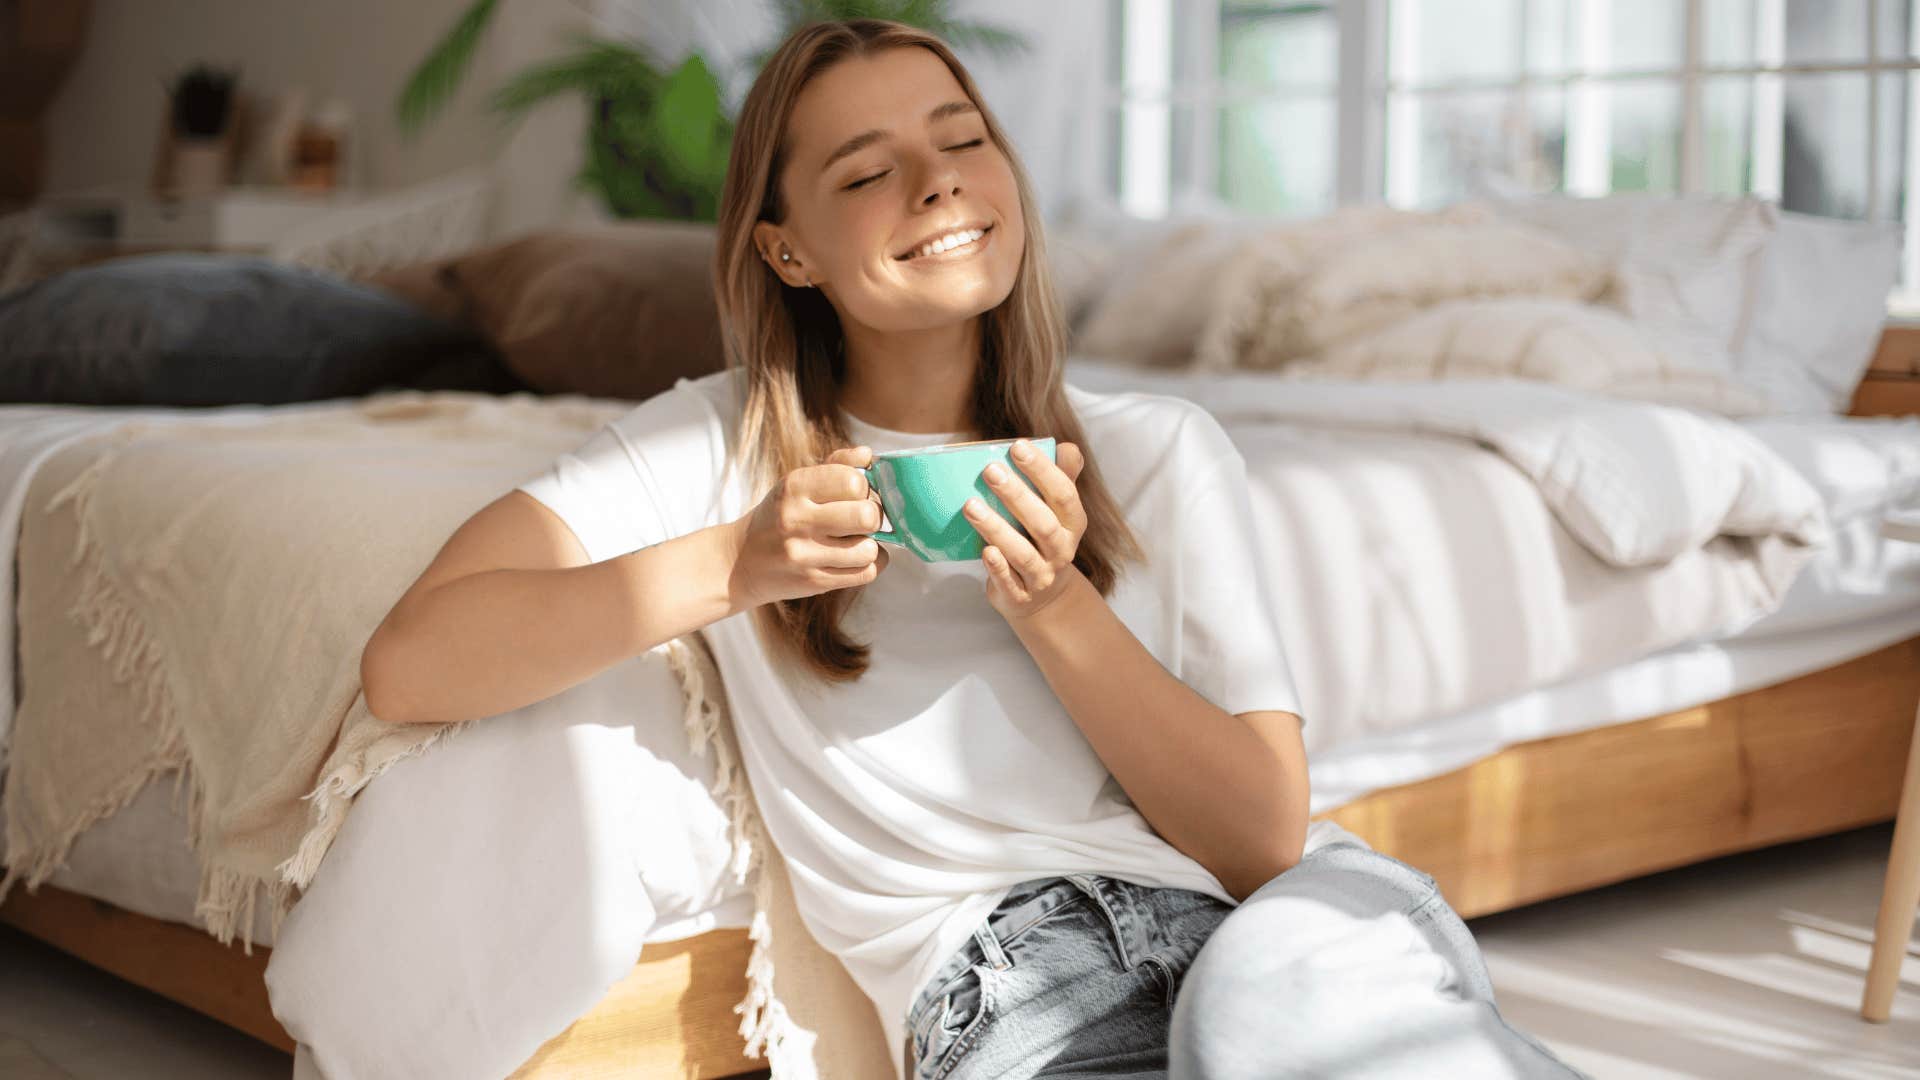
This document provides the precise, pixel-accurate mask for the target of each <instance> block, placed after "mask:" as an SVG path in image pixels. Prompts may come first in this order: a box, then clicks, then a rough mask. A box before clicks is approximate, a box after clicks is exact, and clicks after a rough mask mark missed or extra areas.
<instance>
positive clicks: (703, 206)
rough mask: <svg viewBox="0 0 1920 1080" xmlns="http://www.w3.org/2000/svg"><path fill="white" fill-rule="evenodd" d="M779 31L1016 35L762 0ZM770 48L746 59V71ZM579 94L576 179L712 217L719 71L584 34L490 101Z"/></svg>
mask: <svg viewBox="0 0 1920 1080" xmlns="http://www.w3.org/2000/svg"><path fill="white" fill-rule="evenodd" d="M771 2H772V3H773V4H774V7H775V9H776V13H777V14H778V16H779V20H780V36H781V37H782V38H784V37H785V36H786V35H787V34H788V33H790V32H791V31H792V30H794V29H796V28H798V27H800V26H802V25H805V24H807V23H810V22H819V21H827V20H834V19H851V18H879V19H891V20H894V21H896V22H903V23H908V24H910V25H913V26H918V27H920V28H921V29H924V30H927V31H929V32H931V33H934V34H937V35H939V36H940V37H941V38H943V39H945V40H946V41H948V42H951V43H953V44H955V45H961V46H967V45H972V46H979V47H982V48H985V49H987V50H989V51H991V52H994V53H998V54H1004V53H1010V52H1017V51H1020V50H1023V49H1025V48H1026V47H1027V43H1026V42H1025V40H1024V39H1022V38H1021V37H1020V36H1019V35H1017V34H1014V33H1011V32H1009V31H1006V30H1003V29H1000V28H998V27H994V26H988V25H983V24H980V23H974V22H969V21H964V20H959V19H955V18H953V17H951V16H950V15H949V14H948V13H947V6H948V5H947V0H771ZM498 5H499V0H475V3H474V4H473V5H472V6H471V7H469V8H468V9H467V10H466V11H465V12H464V13H462V15H461V16H460V18H459V20H457V21H456V22H455V23H454V25H453V28H452V29H451V30H450V31H449V32H448V34H447V36H446V37H445V38H444V39H442V40H441V42H440V43H439V44H438V45H436V46H435V47H434V48H433V50H432V51H431V52H429V53H428V54H427V56H426V58H425V59H424V60H422V61H421V63H420V66H419V67H418V68H417V69H416V70H415V71H414V73H413V75H412V77H410V78H409V79H408V80H407V85H406V87H405V89H403V90H402V91H401V93H400V97H399V100H398V101H397V102H396V104H395V108H396V112H397V115H398V120H399V125H400V128H401V130H402V131H404V132H407V133H409V134H411V133H413V132H416V131H418V130H419V129H420V128H421V127H422V126H424V125H425V124H426V122H427V121H428V120H429V119H431V118H432V117H433V116H434V115H435V114H436V113H437V112H438V111H439V110H440V109H441V108H442V107H443V106H444V105H445V104H446V102H447V100H448V99H449V98H451V97H452V96H453V92H454V90H455V89H457V88H458V87H459V85H460V82H461V80H462V79H463V78H464V77H465V75H466V71H467V69H468V68H469V67H470V66H471V64H472V61H473V57H474V54H475V53H476V52H477V51H478V48H479V44H480V41H481V39H482V38H483V37H484V36H485V34H486V30H487V27H488V26H489V25H490V24H491V22H492V20H493V15H494V11H495V10H496V9H497V7H498ZM772 51H773V50H772V48H771V47H769V48H766V49H762V50H760V51H759V52H757V53H755V54H754V55H753V57H752V58H751V59H750V60H749V61H748V65H749V67H750V69H751V70H752V71H754V72H757V71H758V70H759V68H760V67H761V65H763V64H764V63H765V62H766V60H767V58H768V57H769V56H771V55H772ZM563 94H579V95H581V97H583V98H584V99H585V100H586V102H587V131H586V139H587V154H586V158H587V160H586V165H585V166H584V167H583V168H582V169H581V172H580V175H579V176H578V177H577V178H576V179H577V182H578V183H580V184H581V185H582V186H584V187H586V188H587V189H589V190H591V191H593V192H594V193H595V194H597V195H598V196H599V197H600V200H601V202H602V203H603V204H605V206H606V208H607V210H608V211H609V212H610V213H612V214H614V215H615V216H616V217H622V218H634V217H664V218H683V219H689V220H696V221H712V220H714V219H715V218H716V217H718V215H719V203H720V187H721V183H722V181H723V179H724V177H725V175H726V165H727V154H728V151H729V150H730V149H731V148H732V146H733V120H732V118H731V117H729V116H728V115H727V113H726V108H725V105H724V102H723V100H722V95H721V89H720V80H719V78H718V76H717V75H716V74H715V72H714V71H713V70H712V69H711V68H710V67H709V66H708V64H707V62H706V60H705V59H704V58H703V57H702V56H701V55H700V54H699V53H698V52H694V53H690V54H689V55H687V56H686V57H684V58H682V59H681V60H680V61H679V62H678V63H669V62H668V61H666V60H665V59H663V58H661V57H658V56H655V55H653V54H652V53H651V52H650V51H649V50H648V49H647V48H646V47H645V46H644V45H642V44H640V43H638V42H627V41H619V40H614V39H611V38H605V37H597V36H584V37H581V38H579V39H577V40H576V42H575V44H574V46H573V48H572V49H570V50H569V51H568V52H566V53H565V54H563V55H561V56H559V57H557V58H555V59H553V60H550V61H547V62H545V63H542V64H539V65H536V66H534V67H531V68H529V69H527V70H525V71H522V72H520V73H519V74H518V75H516V76H514V77H513V78H512V79H510V80H509V81H508V82H507V83H506V85H504V86H502V87H500V88H499V89H498V90H497V91H495V92H494V94H493V97H492V99H491V106H492V108H494V109H495V110H497V111H499V112H502V113H505V114H507V115H509V116H518V115H520V114H523V113H524V112H525V111H526V110H527V109H529V108H531V107H533V106H534V105H537V104H539V103H540V102H542V101H545V100H547V99H548V98H552V97H555V96H559V95H563Z"/></svg>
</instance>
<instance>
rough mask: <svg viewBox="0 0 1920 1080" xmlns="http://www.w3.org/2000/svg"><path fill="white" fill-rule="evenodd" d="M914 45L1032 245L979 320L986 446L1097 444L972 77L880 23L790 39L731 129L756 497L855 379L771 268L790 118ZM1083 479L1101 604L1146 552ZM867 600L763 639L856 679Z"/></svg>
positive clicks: (937, 47)
mask: <svg viewBox="0 0 1920 1080" xmlns="http://www.w3.org/2000/svg"><path fill="white" fill-rule="evenodd" d="M903 47H916V48H922V49H926V50H927V51H929V52H931V53H933V54H934V55H935V56H937V57H939V58H940V60H941V62H942V63H944V64H946V65H947V68H948V70H950V71H952V72H953V77H954V78H955V79H957V80H958V81H959V83H960V87H961V89H963V90H964V91H966V94H967V97H968V98H969V99H970V100H971V101H972V102H973V104H974V105H975V106H976V107H978V108H979V110H980V117H981V119H982V120H983V121H985V123H986V128H987V133H988V135H989V137H991V138H992V139H993V141H994V143H995V145H997V146H998V147H999V148H1000V151H1001V153H1003V154H1005V155H1006V157H1007V161H1008V164H1009V165H1010V166H1011V167H1012V170H1013V176H1014V181H1015V184H1016V185H1017V187H1018V189H1019V193H1020V207H1021V210H1022V211H1023V216H1024V218H1025V222H1026V252H1025V255H1024V256H1023V257H1022V259H1021V262H1020V270H1019V273H1018V275H1017V276H1016V278H1015V280H1014V284H1013V291H1012V292H1011V293H1010V294H1008V296H1007V298H1006V300H1005V301H1003V302H1002V303H1001V304H1000V305H999V306H998V307H995V308H993V309H992V310H990V311H987V312H985V313H983V314H982V315H981V316H980V317H981V318H982V319H984V320H985V323H984V325H983V326H982V327H981V331H982V332H981V335H980V338H981V354H982V355H981V358H980V365H979V379H978V381H977V383H976V384H975V388H974V395H973V419H974V427H975V429H976V430H977V431H978V432H979V433H980V436H981V437H982V438H988V439H1004V438H1013V437H1015V436H1022V435H1033V436H1040V435H1052V436H1053V437H1055V438H1056V439H1058V440H1059V441H1061V442H1072V443H1075V444H1076V445H1078V446H1080V447H1081V449H1082V450H1083V451H1084V450H1085V449H1086V438H1085V436H1084V433H1083V432H1082V430H1081V427H1080V421H1079V419H1078V417H1076V416H1075V415H1074V412H1073V407H1072V406H1071V404H1069V402H1068V400H1067V393H1066V384H1065V383H1064V381H1063V379H1062V365H1063V361H1064V359H1065V357H1066V331H1065V324H1064V322H1063V319H1062V317H1061V313H1060V306H1059V303H1058V301H1056V299H1055V298H1054V292H1053V281H1052V275H1051V273H1050V272H1049V270H1048V268H1047V257H1046V244H1045V241H1044V238H1043V237H1042V234H1041V228H1040V215H1039V213H1038V212H1037V207H1036V205H1035V202H1034V199H1033V192H1032V188H1031V186H1030V185H1029V183H1028V180H1027V174H1026V170H1025V169H1023V168H1022V167H1021V165H1020V161H1019V158H1018V157H1017V156H1016V155H1015V154H1014V150H1013V145H1012V143H1010V142H1009V141H1008V140H1007V137H1006V133H1005V132H1004V131H1003V130H1002V129H1001V127H1000V124H999V122H998V121H996V120H995V119H994V116H993V113H992V112H991V111H990V110H988V108H987V105H986V102H985V101H984V100H983V99H982V98H981V96H980V92H979V90H978V88H976V87H975V85H974V82H973V79H972V77H971V76H969V75H968V74H967V70H966V68H965V67H963V66H962V65H961V63H960V61H959V59H958V58H957V57H955V56H954V55H953V52H952V50H950V49H948V48H947V46H946V44H945V43H943V42H942V41H940V39H938V38H936V37H934V36H933V35H931V34H928V33H925V32H923V31H921V30H917V29H914V28H913V27H910V26H905V25H902V24H900V23H895V22H887V21H883V20H877V19H850V20H846V21H841V22H824V23H814V24H812V25H809V26H804V27H802V28H800V29H799V30H796V31H795V32H794V33H793V34H792V35H791V36H789V37H788V38H787V40H786V41H785V42H783V43H781V45H780V48H779V50H778V51H776V52H775V53H774V54H773V57H772V59H770V60H769V61H768V62H767V65H766V67H765V68H764V69H762V71H761V72H760V75H759V77H758V78H757V79H755V80H754V84H753V88H752V89H751V90H750V91H749V92H748V94H747V99H746V103H745V105H744V106H743V107H742V108H741V112H740V119H739V122H738V124H737V125H736V127H735V132H734V142H733V150H732V153H731V156H730V157H729V158H728V161H727V178H726V186H725V188H724V190H723V191H722V193H721V197H720V222H719V242H718V244H717V245H716V250H715V254H714V266H713V277H714V293H715V297H716V300H717V302H718V307H719V312H720V324H721V329H722V337H723V340H724V342H725V348H726V355H727V365H728V367H729V368H730V369H739V370H742V371H744V373H745V378H744V382H745V394H746V400H745V402H744V409H743V412H742V419H741V424H740V431H739V444H738V448H737V450H736V452H735V459H736V461H739V462H744V463H746V467H747V468H749V469H750V470H751V475H752V477H753V483H754V490H756V491H758V492H761V493H763V494H764V493H765V492H766V491H768V490H770V489H771V488H772V485H773V484H774V482H775V481H777V480H778V479H779V478H780V477H782V476H784V475H786V474H787V473H789V472H791V471H793V470H794V469H798V468H804V467H806V466H808V465H815V464H818V463H820V462H821V461H824V460H826V458H827V455H829V454H830V453H832V452H833V451H834V450H836V449H839V448H840V447H844V446H847V445H849V444H850V442H851V438H850V436H849V434H848V432H847V429H846V425H845V423H844V422H843V421H842V419H841V415H840V410H839V408H838V395H839V381H840V379H841V378H842V376H843V374H844V372H843V371H842V365H843V361H842V358H841V349H842V345H843V338H842V332H841V328H840V321H839V318H838V316H837V315H836V313H835V312H834V310H833V306H832V305H831V304H830V303H829V302H828V301H827V299H826V298H825V297H824V296H823V295H821V293H820V292H819V290H817V289H805V288H793V287H790V286H788V285H786V283H784V282H783V281H781V280H780V277H779V276H778V275H777V274H775V273H774V272H773V270H772V268H770V267H768V266H767V265H766V264H765V263H764V262H763V261H762V260H761V258H760V255H759V252H758V249H757V247H756V245H755V243H754V238H753V229H754V225H755V224H756V223H757V222H760V221H770V222H773V223H775V224H779V223H780V222H781V221H782V220H783V219H784V218H785V217H786V213H787V208H786V207H785V206H784V205H783V202H782V199H781V197H780V173H781V169H782V167H783V165H784V162H785V161H786V157H787V153H788V148H787V146H786V128H787V121H788V118H789V117H790V116H791V115H792V113H793V105H794V101H795V99H796V98H798V97H799V96H800V92H801V90H802V89H803V88H804V87H805V86H806V85H807V83H808V81H809V80H811V79H812V78H813V77H814V76H816V75H818V74H820V73H821V72H823V71H825V70H827V69H828V68H830V67H832V66H833V65H834V64H836V63H839V62H840V61H841V60H844V59H847V58H850V57H858V56H866V55H870V54H873V53H877V52H880V51H882V50H885V49H894V48H903ZM1076 484H1077V486H1078V488H1079V490H1080V500H1081V503H1082V505H1083V506H1084V507H1085V509H1086V513H1087V522H1088V524H1087V531H1086V535H1085V536H1084V537H1083V538H1082V539H1081V541H1080V548H1079V552H1078V554H1077V555H1076V556H1075V557H1074V565H1075V566H1076V567H1078V568H1079V570H1080V572H1081V573H1082V574H1084V575H1086V577H1087V579H1088V580H1089V581H1090V582H1092V583H1093V585H1094V586H1095V587H1096V588H1098V589H1099V590H1100V592H1101V593H1102V594H1103V595H1106V594H1109V593H1111V591H1112V589H1113V587H1114V585H1115V583H1116V581H1117V580H1118V578H1119V575H1120V563H1121V561H1122V560H1123V559H1127V558H1138V557H1139V556H1140V554H1141V552H1140V546H1139V543H1138V542H1137V541H1136V540H1135V539H1134V536H1133V532H1132V530H1131V529H1130V528H1128V526H1127V522H1126V518H1125V517H1124V516H1123V515H1122V514H1121V512H1120V508H1119V506H1118V504H1117V503H1116V502H1115V501H1114V499H1113V496H1112V494H1111V493H1109V492H1108V490H1107V488H1106V485H1105V484H1103V483H1102V482H1101V479H1100V473H1099V469H1098V468H1097V466H1096V464H1095V463H1094V461H1093V459H1092V457H1091V455H1088V457H1087V463H1086V468H1085V470H1084V471H1083V472H1082V473H1081V474H1080V477H1079V479H1078V480H1077V481H1076ZM857 591H858V587H855V588H848V589H839V590H835V591H833V592H827V593H821V594H819V595H815V596H808V597H803V598H800V599H797V600H783V601H779V602H777V603H772V604H766V605H763V606H762V607H761V608H760V609H759V612H758V617H759V618H760V620H761V621H760V626H761V631H762V633H763V634H764V635H766V636H767V637H768V638H770V639H771V640H772V641H773V642H774V643H775V645H776V646H778V647H779V648H781V649H783V650H785V651H786V653H787V654H788V655H789V656H794V657H797V658H798V659H800V660H801V661H802V662H803V663H804V665H805V666H806V667H807V668H809V669H811V670H812V671H814V672H815V673H816V674H818V675H820V676H821V677H823V678H826V679H829V680H846V679H853V678H857V677H859V676H860V675H861V674H862V673H863V672H865V671H866V668H867V656H868V649H867V646H865V645H863V644H861V643H859V642H856V641H853V640H851V639H850V638H848V637H847V635H846V634H845V633H844V632H843V631H842V630H841V628H840V620H841V617H842V616H843V615H844V614H845V613H846V610H847V607H848V605H849V604H851V603H852V601H853V598H854V594H855V593H856V592H857Z"/></svg>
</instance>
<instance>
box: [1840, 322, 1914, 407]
mask: <svg viewBox="0 0 1920 1080" xmlns="http://www.w3.org/2000/svg"><path fill="white" fill-rule="evenodd" d="M1847 412H1848V414H1849V415H1852V416H1911V415H1915V414H1920V322H1899V323H1891V322H1890V323H1888V324H1887V328H1886V330H1885V332H1883V333H1882V334H1881V335H1880V348H1879V349H1878V350H1877V351H1876V352H1875V353H1874V356H1873V364H1872V366H1870V367H1868V368H1867V374H1866V376H1865V377H1864V378H1862V379H1861V380H1860V386H1859V388H1858V389H1856V390H1855V391H1854V393H1853V406H1852V408H1850V409H1848V410H1847Z"/></svg>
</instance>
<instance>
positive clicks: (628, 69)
mask: <svg viewBox="0 0 1920 1080" xmlns="http://www.w3.org/2000/svg"><path fill="white" fill-rule="evenodd" d="M661 81H662V80H661V76H660V71H659V69H658V68H657V67H655V65H654V61H653V58H652V57H651V56H649V55H648V54H647V53H645V52H642V51H641V50H639V49H636V48H634V47H633V46H631V45H628V44H626V43H625V42H620V41H608V40H604V39H600V38H593V37H581V38H579V39H577V40H576V42H575V45H574V48H573V51H571V52H568V53H566V54H564V55H562V56H557V57H555V58H554V59H552V60H549V61H547V62H546V63H544V64H539V65H536V66H534V67H531V68H528V69H527V70H525V71H522V72H521V73H520V74H518V75H515V76H514V77H513V78H512V79H511V80H510V81H508V83H507V84H506V85H505V86H502V87H501V88H500V89H498V90H496V91H494V94H493V98H492V106H493V108H495V109H497V110H499V111H501V112H507V113H517V112H521V111H524V110H526V109H529V108H532V107H533V106H534V105H537V104H539V103H540V102H542V101H545V100H547V99H548V98H550V97H555V96H557V95H561V94H568V93H579V94H582V95H584V96H585V97H586V98H587V99H588V104H589V105H590V106H591V105H592V104H593V102H594V99H596V98H598V97H599V96H600V95H602V94H605V95H607V96H610V97H614V98H618V99H620V100H631V101H637V102H639V103H641V104H646V103H649V102H651V101H653V99H654V97H655V96H656V95H657V94H658V93H659V92H660V86H661Z"/></svg>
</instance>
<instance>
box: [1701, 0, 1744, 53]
mask: <svg viewBox="0 0 1920 1080" xmlns="http://www.w3.org/2000/svg"><path fill="white" fill-rule="evenodd" d="M1755 6H1756V5H1755V4H1754V0H1706V5H1705V7H1704V9H1703V11H1702V13H1701V16H1700V18H1701V32H1702V36H1704V37H1705V38H1706V40H1705V41H1703V42H1701V45H1702V46H1703V47H1702V48H1701V50H1700V55H1701V56H1703V57H1705V58H1706V62H1707V64H1708V65H1709V66H1712V67H1746V66H1748V65H1751V64H1753V63H1755V60H1756V55H1757V54H1756V53H1755V52H1754V35H1755V33H1756V32H1757V30H1758V28H1759V24H1758V23H1757V22H1756V21H1755V17H1754V16H1755V12H1754V8H1755Z"/></svg>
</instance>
